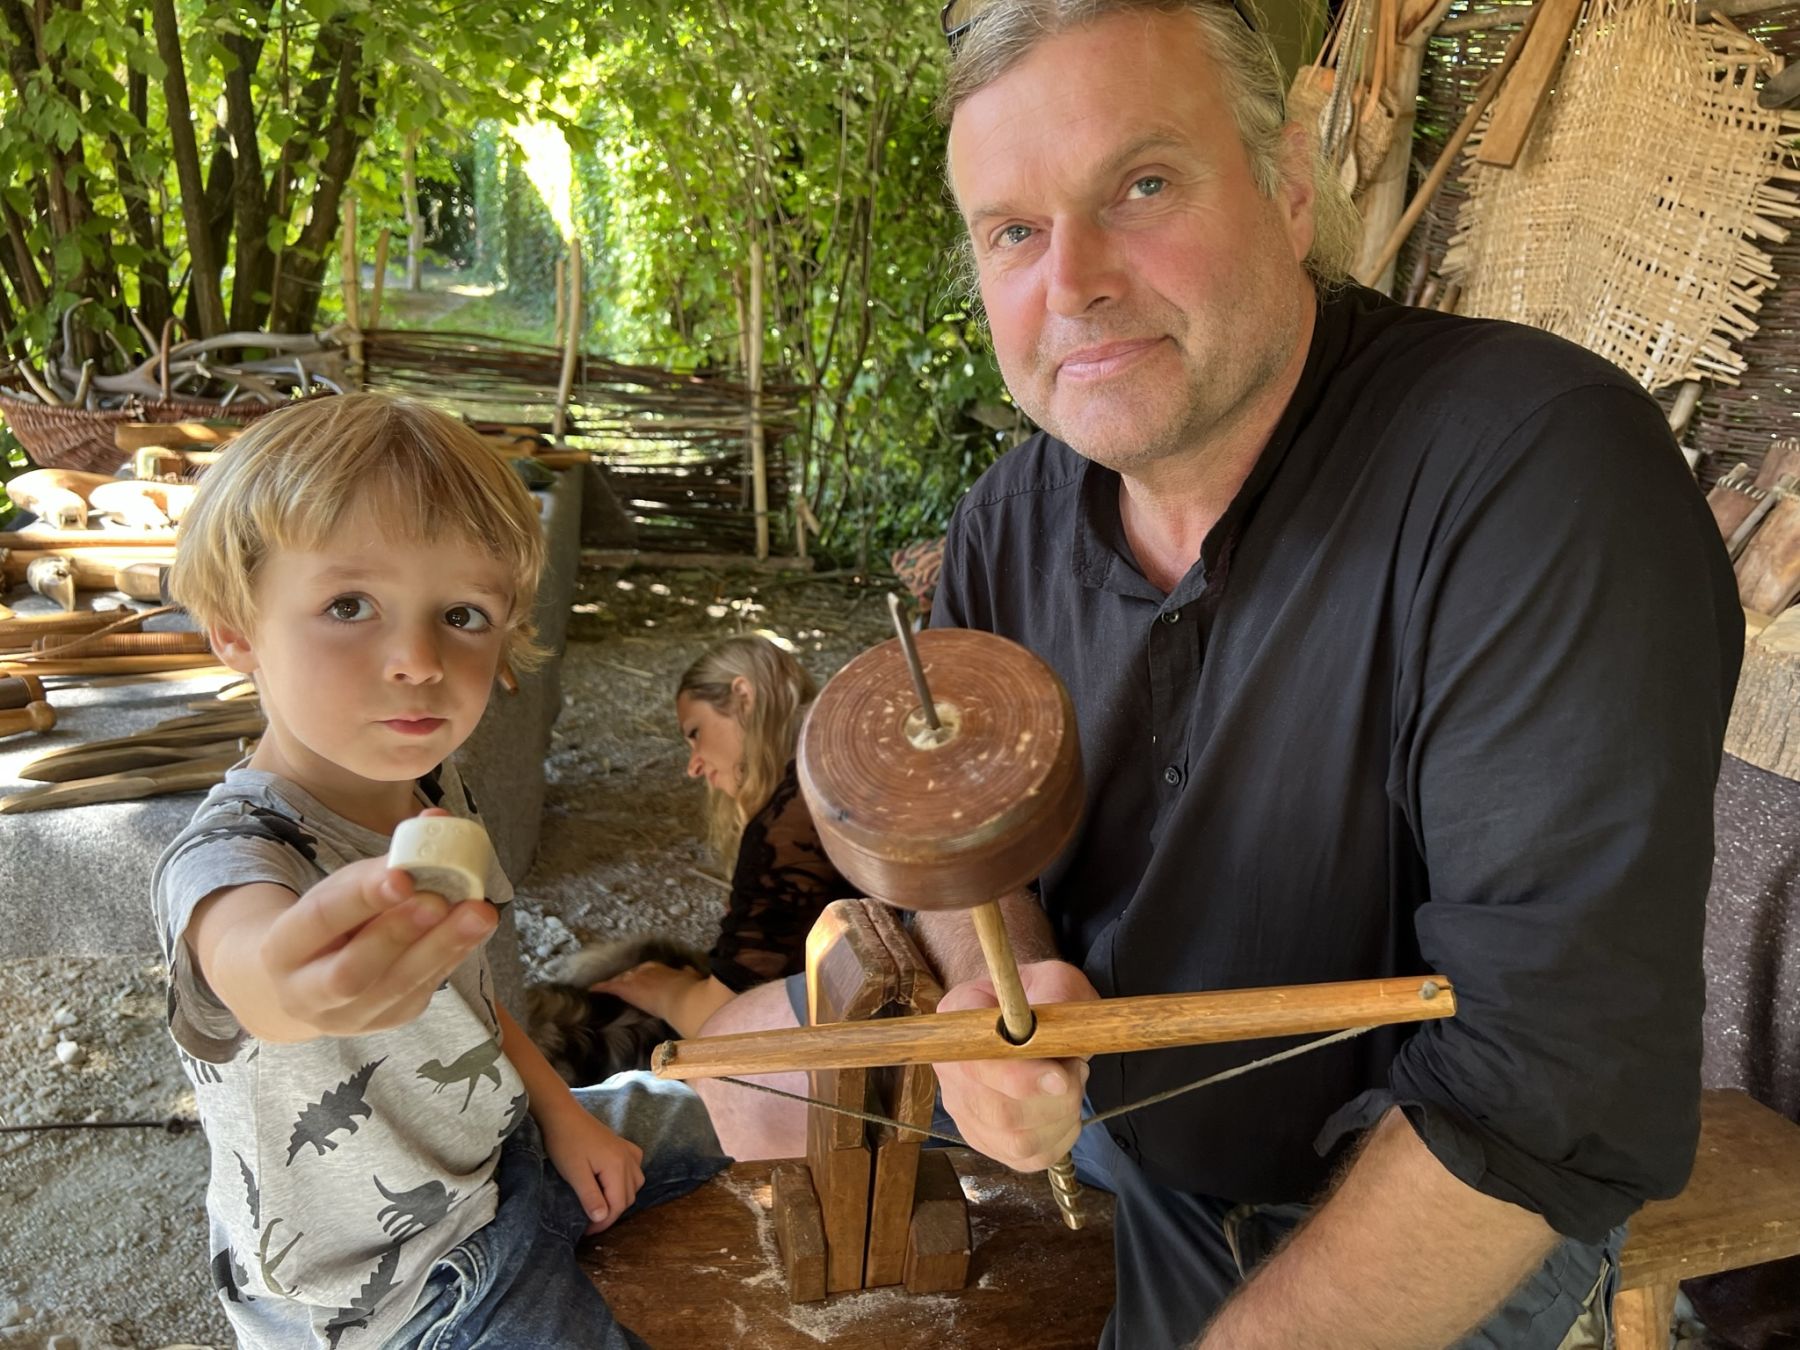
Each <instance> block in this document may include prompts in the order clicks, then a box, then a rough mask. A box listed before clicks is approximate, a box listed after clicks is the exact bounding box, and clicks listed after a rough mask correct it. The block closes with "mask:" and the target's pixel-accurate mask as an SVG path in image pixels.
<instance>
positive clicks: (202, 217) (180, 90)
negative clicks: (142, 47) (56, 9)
mask: <svg viewBox="0 0 1800 1350" xmlns="http://www.w3.org/2000/svg"><path fill="white" fill-rule="evenodd" d="M150 21H151V25H152V27H154V29H155V30H156V50H157V54H158V55H159V56H161V57H162V60H163V64H164V65H165V66H166V67H167V68H168V73H167V74H166V75H165V76H164V77H163V97H164V98H165V99H166V100H167V102H168V121H169V145H170V149H171V151H172V152H173V154H174V158H175V174H176V177H177V179H178V180H179V181H180V183H181V213H182V218H183V219H184V220H185V221H186V223H187V234H188V256H189V258H191V259H192V262H193V266H192V270H191V276H192V281H191V282H190V289H191V293H192V295H193V297H194V306H195V310H196V313H197V317H198V320H199V329H200V335H201V336H202V337H212V336H213V335H215V334H217V333H222V332H224V331H225V306H224V303H223V301H222V299H221V298H220V294H219V260H218V256H217V254H216V253H214V251H213V247H212V233H211V229H210V222H208V220H207V219H206V184H205V182H204V181H203V180H202V178H201V176H200V147H199V145H198V144H197V143H196V141H195V138H194V112H193V108H192V107H191V106H190V104H189V102H188V83H187V63H186V59H185V58H184V56H183V54H182V50H181V31H180V29H179V28H178V27H177V25H176V22H175V0H150Z"/></svg>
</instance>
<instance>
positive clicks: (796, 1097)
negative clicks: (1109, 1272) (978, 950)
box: [717, 1026, 1375, 1148]
mask: <svg viewBox="0 0 1800 1350" xmlns="http://www.w3.org/2000/svg"><path fill="white" fill-rule="evenodd" d="M1373 1030H1375V1028H1374V1027H1372V1026H1369V1027H1352V1028H1350V1029H1349V1030H1348V1031H1334V1032H1332V1033H1331V1035H1329V1036H1320V1037H1318V1038H1317V1039H1316V1040H1311V1041H1307V1042H1305V1043H1304V1044H1301V1045H1293V1046H1289V1047H1288V1048H1287V1049H1286V1050H1278V1051H1277V1052H1276V1053H1274V1054H1272V1055H1265V1056H1263V1058H1261V1059H1253V1060H1251V1061H1249V1062H1248V1063H1247V1064H1239V1065H1237V1066H1235V1067H1234V1068H1230V1069H1223V1070H1221V1071H1220V1072H1218V1073H1215V1074H1209V1075H1207V1076H1206V1077H1205V1078H1198V1079H1195V1080H1194V1081H1193V1082H1191V1083H1183V1084H1181V1085H1180V1086H1179V1087H1172V1088H1168V1089H1166V1090H1165V1091H1162V1092H1157V1093H1153V1094H1152V1095H1151V1096H1148V1097H1143V1098H1140V1099H1139V1100H1137V1101H1135V1102H1127V1103H1125V1105H1123V1106H1115V1107H1113V1108H1112V1109H1111V1110H1110V1111H1099V1112H1096V1113H1095V1114H1094V1115H1091V1116H1084V1117H1082V1120H1081V1124H1082V1126H1083V1127H1084V1128H1085V1127H1086V1126H1089V1125H1097V1124H1100V1123H1101V1122H1103V1121H1108V1120H1113V1119H1116V1118H1117V1117H1119V1116H1122V1115H1124V1114H1126V1113H1127V1112H1128V1111H1139V1110H1142V1109H1143V1108H1144V1107H1146V1106H1155V1105H1157V1104H1158V1103H1160V1102H1166V1101H1168V1100H1169V1099H1170V1098H1172V1097H1179V1096H1181V1095H1182V1094H1183V1093H1187V1092H1195V1091H1197V1090H1199V1089H1200V1088H1203V1087H1211V1086H1212V1085H1213V1084H1215V1083H1223V1082H1224V1081H1225V1080H1226V1079H1228V1078H1237V1077H1240V1076H1242V1075H1243V1074H1247V1073H1250V1072H1251V1071H1253V1070H1255V1069H1264V1068H1267V1067H1268V1066H1269V1065H1271V1064H1280V1063H1281V1062H1282V1061H1284V1060H1289V1059H1297V1058H1299V1057H1300V1056H1301V1055H1304V1054H1308V1053H1310V1052H1312V1051H1314V1050H1323V1049H1324V1048H1325V1047H1326V1046H1328V1045H1340V1044H1342V1043H1343V1042H1345V1041H1350V1040H1354V1039H1356V1037H1358V1036H1364V1035H1367V1034H1368V1033H1369V1032H1371V1031H1373ZM717 1081H718V1082H721V1083H730V1084H732V1085H733V1086H735V1087H745V1088H749V1089H751V1090H752V1091H754V1092H766V1093H768V1094H769V1095H770V1096H771V1097H786V1098H787V1099H788V1100H789V1101H793V1102H804V1103H805V1104H806V1105H807V1106H816V1107H818V1108H820V1109H821V1110H824V1111H831V1112H835V1113H836V1114H837V1115H840V1116H849V1117H851V1118H852V1119H854V1120H862V1121H867V1122H868V1123H869V1124H871V1125H892V1126H893V1127H894V1128H895V1129H899V1130H907V1131H910V1132H911V1133H913V1134H922V1135H925V1136H926V1137H927V1138H929V1139H937V1140H941V1141H942V1142H943V1143H946V1144H955V1145H957V1146H958V1147H961V1148H967V1147H968V1146H969V1145H968V1141H967V1140H966V1139H960V1138H958V1137H957V1136H956V1135H953V1134H944V1133H942V1132H940V1131H938V1130H932V1129H927V1128H926V1127H925V1126H923V1125H908V1124H905V1123H904V1122H902V1121H898V1120H892V1119H890V1118H889V1117H887V1116H882V1115H876V1114H875V1113H874V1112H872V1111H858V1110H857V1109H856V1108H855V1107H852V1106H838V1105H837V1104H836V1103H834V1102H827V1101H821V1100H820V1099H819V1098H817V1097H808V1096H806V1095H805V1094H804V1093H800V1092H788V1091H786V1090H785V1089H782V1088H776V1087H770V1086H769V1085H768V1084H766V1083H753V1082H751V1081H750V1080H749V1079H748V1078H730V1077H721V1078H719V1079H718V1080H717Z"/></svg>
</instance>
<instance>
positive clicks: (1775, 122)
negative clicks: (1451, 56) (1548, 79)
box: [1443, 0, 1800, 389]
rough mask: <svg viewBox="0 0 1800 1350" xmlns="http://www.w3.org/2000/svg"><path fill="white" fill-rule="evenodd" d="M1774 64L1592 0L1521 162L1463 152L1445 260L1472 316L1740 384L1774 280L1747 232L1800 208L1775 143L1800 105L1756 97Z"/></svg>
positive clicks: (1665, 17)
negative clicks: (1460, 188) (1786, 107)
mask: <svg viewBox="0 0 1800 1350" xmlns="http://www.w3.org/2000/svg"><path fill="white" fill-rule="evenodd" d="M1778 62H1779V58H1777V57H1775V56H1774V55H1773V54H1772V53H1770V52H1769V51H1768V50H1767V49H1766V48H1765V47H1763V46H1762V45H1761V44H1759V43H1757V42H1755V41H1753V40H1751V39H1750V38H1748V37H1745V36H1744V35H1743V34H1741V33H1739V32H1737V31H1736V30H1734V29H1730V28H1727V27H1722V26H1719V25H1716V24H1711V23H1708V24H1704V25H1699V26H1696V25H1694V24H1692V23H1691V22H1688V21H1687V20H1686V19H1684V18H1681V17H1678V16H1677V15H1676V14H1674V13H1672V12H1671V11H1670V9H1669V8H1668V7H1667V4H1666V3H1665V0H1635V2H1633V0H1622V2H1621V0H1593V2H1592V3H1591V4H1590V5H1589V6H1588V10H1587V13H1586V14H1585V16H1584V17H1583V19H1582V22H1581V24H1580V26H1579V27H1578V28H1577V29H1576V32H1575V36H1574V38H1573V40H1572V43H1571V47H1570V51H1569V54H1568V56H1567V57H1566V58H1565V60H1564V63H1563V68H1562V71H1561V73H1560V75H1559V76H1558V80H1557V87H1556V88H1555V90H1554V91H1553V92H1552V94H1551V96H1550V99H1549V100H1548V102H1547V103H1546V105H1545V107H1544V110H1543V112H1542V113H1541V114H1540V121H1539V124H1538V125H1537V127H1536V128H1535V129H1534V131H1533V133H1532V136H1531V139H1530V140H1529V141H1528V142H1527V143H1526V147H1525V151H1524V153H1523V154H1522V155H1521V156H1520V158H1519V162H1518V164H1517V165H1516V166H1515V167H1513V168H1511V169H1497V168H1489V167H1486V166H1481V165H1476V164H1475V163H1474V161H1473V158H1472V156H1471V158H1470V160H1469V161H1468V163H1469V167H1468V169H1467V170H1466V171H1465V173H1464V186H1465V188H1466V189H1467V193H1468V196H1467V199H1466V200H1465V202H1464V204H1463V207H1462V210H1461V212H1460V213H1459V215H1458V219H1457V232H1456V235H1455V236H1454V237H1453V239H1452V240H1451V243H1450V248H1449V251H1448V253H1447V254H1446V256H1445V258H1444V265H1443V273H1444V275H1445V276H1446V277H1449V278H1451V279H1454V280H1457V281H1459V282H1460V283H1461V284H1462V287H1463V293H1462V300H1461V303H1460V304H1459V306H1458V309H1459V311H1460V312H1461V313H1464V314H1479V315H1485V316H1488V317H1492V318H1500V319H1513V320H1516V321H1518V322H1521V323H1528V324H1532V325H1535V326H1536V327H1539V328H1545V329H1548V330H1550V331H1551V332H1553V333H1559V334H1561V335H1562V336H1563V337H1566V338H1569V339H1571V340H1572V341H1575V342H1579V343H1581V344H1582V345H1583V346H1585V347H1587V348H1589V349H1590V350H1592V351H1595V352H1598V353H1599V354H1600V355H1602V356H1604V357H1606V358H1607V359H1608V360H1610V361H1612V362H1613V363H1614V364H1616V365H1618V366H1620V367H1621V368H1622V369H1624V370H1626V371H1627V372H1629V373H1630V374H1631V375H1632V376H1634V377H1635V378H1636V379H1637V380H1638V381H1639V382H1640V383H1642V384H1643V385H1644V386H1645V387H1646V388H1648V389H1657V388H1660V387H1662V386H1664V385H1666V384H1669V383H1671V382H1673V381H1676V380H1684V379H1692V378H1698V377H1700V376H1703V375H1704V376H1709V377H1711V378H1713V379H1715V380H1721V381H1725V382H1731V381H1734V380H1735V379H1736V378H1737V377H1738V375H1739V374H1741V373H1742V371H1743V369H1744V361H1743V358H1742V356H1741V355H1740V354H1739V352H1738V350H1737V344H1738V343H1739V342H1741V341H1742V340H1743V339H1745V338H1747V337H1748V336H1750V335H1751V334H1752V333H1754V332H1755V331H1756V324H1755V321H1754V320H1753V319H1752V318H1751V315H1752V314H1754V312H1755V311H1756V310H1757V308H1758V307H1759V305H1760V303H1761V300H1760V297H1761V296H1762V294H1763V292H1765V291H1766V290H1768V288H1769V287H1770V286H1772V285H1773V284H1774V280H1775V273H1774V269H1773V267H1772V265H1771V263H1770V259H1769V256H1768V254H1767V253H1765V252H1763V250H1761V249H1760V248H1758V247H1757V246H1756V245H1755V244H1754V243H1753V242H1751V241H1752V238H1758V239H1765V240H1770V241H1782V240H1785V239H1786V238H1787V231H1786V229H1785V228H1783V226H1782V225H1781V224H1780V223H1779V222H1782V221H1787V220H1792V219H1795V218H1800V193H1796V192H1795V191H1794V189H1793V187H1792V186H1791V185H1792V184H1794V183H1800V169H1797V168H1796V167H1795V166H1793V165H1792V164H1791V163H1789V162H1787V161H1786V160H1785V158H1784V156H1783V154H1782V151H1781V147H1780V138H1781V136H1782V135H1783V134H1785V133H1789V132H1792V131H1795V130H1800V117H1795V116H1794V115H1793V114H1789V113H1784V112H1777V111H1771V110H1766V109H1763V108H1759V107H1758V106H1757V103H1756V83H1757V77H1758V75H1759V74H1760V73H1761V72H1762V71H1763V70H1764V69H1767V68H1769V67H1770V66H1772V65H1777V64H1778ZM1484 130H1485V124H1484V126H1483V127H1482V128H1480V129H1478V130H1477V132H1476V135H1475V136H1474V137H1471V140H1470V149H1471V151H1473V150H1474V149H1475V148H1476V146H1477V145H1478V144H1479V140H1480V136H1481V134H1482V131H1484Z"/></svg>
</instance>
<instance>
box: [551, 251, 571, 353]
mask: <svg viewBox="0 0 1800 1350" xmlns="http://www.w3.org/2000/svg"><path fill="white" fill-rule="evenodd" d="M567 274H568V264H567V263H565V262H564V261H563V260H562V259H561V258H558V259H557V260H556V279H555V281H554V282H553V283H552V284H553V285H554V287H555V290H556V317H555V319H554V320H552V322H551V330H550V345H551V346H552V347H561V346H562V345H563V322H564V319H565V316H564V314H563V309H564V307H565V306H566V305H567V303H568V295H567V293H566V292H565V291H564V289H563V288H564V287H565V286H566V285H568V282H567V281H566V280H565V277H566V276H567Z"/></svg>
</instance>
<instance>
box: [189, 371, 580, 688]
mask: <svg viewBox="0 0 1800 1350" xmlns="http://www.w3.org/2000/svg"><path fill="white" fill-rule="evenodd" d="M363 505H372V506H373V507H374V508H375V509H376V510H377V511H379V512H380V514H381V516H382V519H383V520H384V521H387V522H391V525H392V528H393V530H394V532H395V533H396V534H397V535H398V536H399V537H401V538H404V539H426V540H436V539H441V538H446V537H456V538H461V539H465V540H467V541H468V542H469V543H470V544H472V545H473V546H475V547H476V548H479V549H481V550H482V551H483V552H485V553H487V554H488V555H489V556H491V557H492V558H494V559H495V560H496V561H497V562H499V563H500V564H501V565H502V566H504V567H505V568H506V569H507V570H508V572H509V573H510V574H511V578H512V592H513V603H512V611H511V613H510V614H509V615H507V616H506V619H505V628H506V647H505V659H506V660H507V661H508V662H509V663H510V664H511V665H512V666H513V668H514V669H516V670H529V669H531V668H532V667H534V666H536V665H538V664H539V663H541V662H542V661H543V659H544V655H545V653H544V651H543V650H542V649H541V648H540V647H538V646H537V644H536V643H534V642H533V641H532V637H533V635H534V634H535V632H536V625H535V624H534V623H533V622H532V607H533V603H534V601H535V600H536V597H537V587H538V578H539V576H540V575H541V574H542V572H543V568H544V537H543V531H542V529H541V528H540V527H539V525H538V513H537V507H536V506H535V505H534V504H533V502H532V498H531V494H530V493H529V492H527V491H526V490H525V486H524V484H522V483H521V482H520V481H519V477H518V475H517V474H515V473H514V472H513V471H512V467H511V465H509V464H508V463H507V461H506V459H505V457H504V456H503V455H501V454H499V453H497V452H496V451H495V450H494V449H492V448H491V447H490V446H489V444H488V443H487V442H486V441H484V440H483V439H482V438H481V437H480V436H479V435H477V434H476V433H475V432H474V431H473V430H472V429H471V428H469V427H467V426H465V425H463V424H462V423H461V422H459V421H457V420H456V419H455V418H454V417H451V416H448V415H447V414H445V413H442V412H439V411H438V410H437V409H435V408H431V407H428V406H427V405H425V404H423V403H418V402H415V401H414V400H412V399H407V398H396V397H394V396H392V395H389V394H344V395H340V396H335V397H328V398H320V399H310V400H308V401H306V402H304V403H296V404H295V405H294V406H293V407H291V408H284V409H282V410H281V411H280V412H275V413H270V414H269V415H268V416H267V417H264V418H263V419H262V420H261V421H259V422H257V423H256V424H255V425H254V426H252V427H251V428H250V430H248V431H246V432H244V433H243V435H241V436H239V437H238V438H237V439H236V440H234V441H233V442H232V443H231V445H230V447H229V449H227V450H226V452H225V454H224V455H223V456H221V457H220V459H219V462H218V463H217V464H215V465H214V466H213V467H212V468H211V469H210V470H209V471H208V472H207V474H206V477H205V478H203V479H202V480H201V482H200V491H199V492H198V493H197V494H196V497H195V501H194V506H193V508H192V509H191V510H190V511H189V512H188V513H187V515H186V517H185V518H184V519H183V520H182V522H181V533H180V535H179V536H178V546H177V551H176V555H175V566H174V569H173V571H172V573H171V574H170V577H169V592H170V594H171V595H172V596H173V597H174V598H175V600H176V601H177V602H179V603H180V604H182V605H184V606H186V607H187V609H188V610H189V611H190V612H191V613H192V614H193V615H194V617H195V618H197V619H198V620H200V622H201V623H202V624H204V625H206V626H207V627H212V626H213V625H215V624H219V625H224V626H227V627H231V628H236V629H238V630H239V631H240V632H245V633H250V632H254V631H255V628H256V582H257V573H258V570H259V569H260V568H261V566H262V564H263V562H264V561H265V560H266V559H267V558H268V556H269V554H270V553H271V552H272V551H274V550H275V549H291V550H298V551H303V552H304V551H311V550H315V549H318V548H320V547H322V546H324V545H325V544H326V542H327V541H328V540H329V539H330V538H331V536H332V534H333V532H334V531H335V530H336V528H337V527H338V525H339V524H340V522H342V520H343V519H344V518H345V517H346V516H347V515H349V514H350V512H351V511H352V510H353V509H355V508H357V507H359V506H363Z"/></svg>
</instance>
